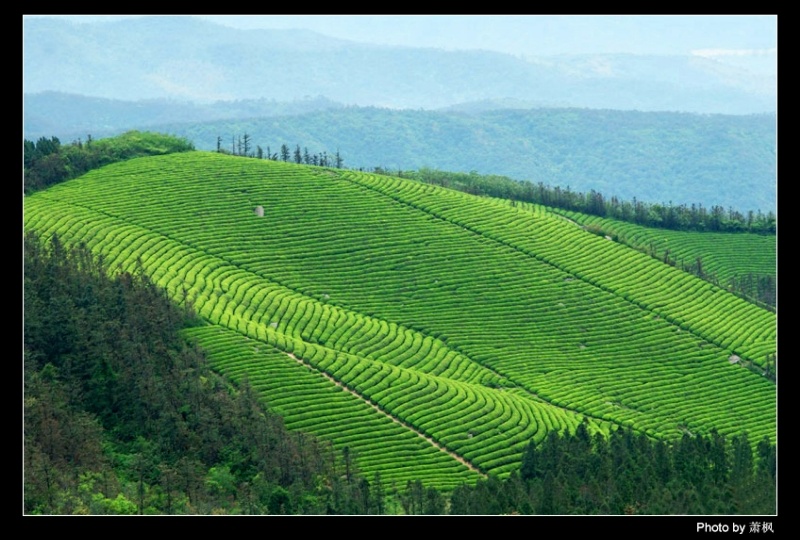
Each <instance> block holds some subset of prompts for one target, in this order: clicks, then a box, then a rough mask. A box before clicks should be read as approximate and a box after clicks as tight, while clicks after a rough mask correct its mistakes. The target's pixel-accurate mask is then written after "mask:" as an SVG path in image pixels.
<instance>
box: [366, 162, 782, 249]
mask: <svg viewBox="0 0 800 540" xmlns="http://www.w3.org/2000/svg"><path fill="white" fill-rule="evenodd" d="M375 172H377V173H383V174H391V173H390V172H389V171H384V170H383V169H381V168H376V170H375ZM395 176H400V177H402V178H410V179H413V180H418V181H421V182H426V183H429V184H436V185H440V186H444V187H448V188H452V189H457V190H460V191H464V192H467V193H472V194H474V195H486V196H490V197H500V198H503V199H510V200H513V201H520V202H529V203H535V204H541V205H544V206H550V207H552V208H560V209H563V210H570V211H575V212H582V213H585V214H590V215H594V216H599V217H608V218H612V219H617V220H620V221H626V222H629V223H635V224H637V225H643V226H646V227H656V228H663V229H672V230H679V231H716V232H752V233H758V234H775V232H776V228H777V223H776V216H775V214H774V213H773V212H772V211H768V212H767V213H766V214H765V213H763V212H761V211H760V210H758V211H756V212H753V211H752V210H751V211H748V212H744V213H743V212H740V211H738V210H735V209H733V208H728V209H727V210H726V209H725V208H723V207H721V206H718V205H714V206H712V207H711V208H710V209H708V208H706V207H704V206H703V205H702V204H692V205H686V204H680V205H673V204H672V203H668V204H663V203H662V204H659V203H646V202H644V201H640V200H637V199H636V198H635V197H634V199H633V200H632V201H624V200H621V199H619V198H618V197H607V196H604V195H603V194H602V193H600V192H597V191H595V190H591V191H589V192H587V193H582V192H579V191H572V190H570V188H569V186H567V187H566V188H562V187H559V186H555V187H552V186H549V185H546V184H544V183H542V182H539V183H538V184H534V183H532V182H527V181H522V180H512V179H511V178H508V177H505V176H498V175H480V174H478V173H476V172H474V171H473V172H470V173H458V172H446V171H439V170H434V169H429V168H421V169H419V170H417V171H397V173H396V174H395Z"/></svg>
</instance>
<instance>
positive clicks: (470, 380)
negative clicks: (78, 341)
mask: <svg viewBox="0 0 800 540" xmlns="http://www.w3.org/2000/svg"><path fill="white" fill-rule="evenodd" d="M259 206H260V207H262V208H263V216H259V215H257V213H256V212H255V209H256V208H257V207H259ZM24 221H25V227H26V229H35V230H37V231H39V232H40V233H42V234H43V235H49V234H53V233H58V234H59V235H60V236H61V237H62V239H64V241H65V242H68V243H69V242H84V243H86V245H87V246H89V247H90V248H91V249H92V250H93V251H94V252H96V253H98V254H102V255H103V256H104V257H105V260H106V261H107V262H108V263H109V264H111V265H112V266H114V267H117V268H119V269H122V270H126V271H135V270H136V269H138V268H141V269H142V270H143V271H145V272H147V273H148V274H149V275H150V276H152V278H153V279H154V280H155V281H156V282H157V283H158V284H159V285H161V286H163V287H164V288H165V289H166V290H167V291H168V292H169V294H170V295H171V296H172V297H173V298H174V299H175V300H176V301H178V302H184V301H191V302H192V304H193V305H194V307H195V309H196V310H197V312H198V313H199V315H200V316H201V317H203V318H204V319H205V320H206V321H208V323H209V324H208V326H205V327H201V328H194V329H191V330H189V331H187V335H188V336H190V337H191V338H193V339H196V340H197V341H198V342H199V343H200V344H201V345H202V346H204V347H205V348H206V349H207V350H208V352H209V355H210V358H211V361H212V363H213V364H214V365H215V367H216V368H217V369H219V370H220V371H221V372H223V373H225V374H226V375H227V376H229V377H230V378H232V379H233V380H237V379H240V378H242V377H247V379H248V380H249V381H250V383H251V384H252V385H253V386H254V387H255V388H256V389H257V390H258V391H259V392H260V393H261V395H262V397H263V398H264V400H265V401H266V402H267V403H268V405H269V406H270V407H272V408H273V409H275V410H276V411H278V412H280V413H281V414H282V415H283V416H284V417H285V418H286V423H287V425H288V426H289V427H290V428H292V429H301V430H303V431H307V432H310V433H313V434H315V435H318V436H319V437H321V438H322V439H324V440H328V441H331V443H332V444H333V445H334V446H335V447H336V448H338V449H339V450H341V449H342V448H344V447H345V446H346V447H348V448H349V449H350V450H351V451H352V452H353V455H354V456H355V458H356V463H357V464H358V466H359V468H360V469H361V471H362V472H364V473H367V475H368V476H370V475H371V474H373V473H374V472H378V471H379V472H380V474H381V477H382V479H383V481H385V482H388V483H392V482H396V483H397V485H402V484H404V483H405V482H406V481H407V480H409V479H417V478H419V479H422V480H423V481H424V482H425V483H426V484H430V485H436V486H439V487H441V488H443V489H449V488H452V487H455V486H457V485H458V484H460V483H463V482H471V481H474V480H475V479H477V478H478V477H479V476H480V475H481V474H486V473H492V474H498V475H500V476H504V475H507V474H509V473H510V472H511V471H513V470H514V469H515V468H517V467H518V466H519V461H520V457H521V453H522V450H523V448H524V447H525V445H527V443H528V442H529V441H530V440H531V439H533V440H541V439H542V438H543V437H544V436H545V434H546V433H547V431H548V430H563V429H568V430H572V429H574V428H575V427H576V426H577V425H578V423H580V422H582V421H585V422H587V423H588V425H589V428H590V431H592V432H597V431H600V432H608V431H609V430H610V429H613V427H614V426H620V425H622V426H629V427H631V428H633V429H635V430H639V431H643V432H646V433H648V434H650V435H651V436H653V437H657V438H663V439H667V440H669V439H673V438H676V437H679V436H680V435H681V434H682V433H683V432H684V431H689V432H707V431H708V430H710V429H711V428H712V427H716V428H717V429H718V430H719V431H720V432H722V433H725V434H731V435H732V434H734V433H741V432H743V431H747V432H748V434H749V436H750V440H752V441H757V440H759V439H760V438H762V437H763V436H768V437H770V438H771V439H772V440H774V439H775V435H776V420H775V416H776V415H775V403H776V392H775V385H774V384H773V383H771V382H770V381H768V380H767V379H765V378H764V377H761V376H759V375H758V374H757V373H756V371H757V370H756V371H754V370H751V369H748V368H747V367H744V365H745V364H748V363H752V364H753V365H755V366H757V365H758V364H759V363H761V362H763V358H764V357H765V356H766V355H767V354H773V353H775V351H776V320H775V314H774V313H770V312H768V311H766V310H764V309H761V308H758V307H756V306H754V305H752V304H749V303H747V302H745V301H743V300H741V299H739V298H736V297H735V296H733V295H731V294H729V293H727V292H725V291H723V290H721V289H718V288H716V287H714V286H713V285H711V284H709V283H706V282H703V281H701V280H699V279H697V278H695V277H693V276H690V275H687V274H685V273H683V272H681V271H679V270H678V269H676V268H673V267H670V266H668V265H665V264H662V263H660V262H658V261H656V260H654V259H652V258H651V257H648V256H646V255H644V254H642V253H639V252H637V251H635V250H632V249H630V248H628V247H626V246H624V245H621V244H617V243H614V242H610V241H608V240H605V239H603V238H601V237H599V236H596V235H592V234H589V233H587V232H585V231H584V230H582V229H581V228H580V227H578V226H576V225H574V224H572V223H569V222H567V221H565V220H564V219H563V218H561V217H558V216H555V215H553V214H550V213H549V212H546V211H544V210H541V211H531V210H529V209H524V208H513V207H510V206H509V205H507V204H505V203H503V202H501V201H492V200H489V199H480V198H475V197H472V196H469V195H466V194H463V193H458V192H453V191H448V190H445V189H442V188H438V187H435V186H430V185H425V184H418V183H414V182H410V181H406V180H400V179H393V178H389V177H383V176H375V175H370V174H366V173H359V172H354V171H339V170H329V169H323V168H318V167H307V166H299V165H293V164H284V163H277V162H271V161H259V160H254V159H243V158H238V157H232V156H225V155H220V154H214V153H203V152H194V153H188V154H173V155H169V156H161V157H153V158H144V159H136V160H132V161H128V162H125V163H119V164H115V165H111V166H108V167H105V168H103V169H100V170H96V171H93V172H91V173H89V174H87V175H85V176H84V177H82V178H79V179H76V180H74V181H71V182H68V183H65V184H61V185H58V186H55V187H53V188H51V189H49V190H47V191H44V192H40V193H37V194H35V195H33V196H30V197H28V198H26V200H25V214H24ZM733 355H736V356H738V357H739V358H740V360H739V361H738V362H732V361H731V359H732V357H733ZM734 360H735V358H734Z"/></svg>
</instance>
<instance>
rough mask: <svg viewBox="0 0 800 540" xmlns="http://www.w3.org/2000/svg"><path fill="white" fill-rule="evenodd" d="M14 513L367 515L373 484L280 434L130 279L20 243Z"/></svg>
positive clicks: (271, 417)
mask: <svg viewBox="0 0 800 540" xmlns="http://www.w3.org/2000/svg"><path fill="white" fill-rule="evenodd" d="M24 263H25V266H24V268H25V306H24V308H25V317H24V326H25V327H24V354H25V356H24V383H25V387H24V390H25V400H24V402H25V410H24V415H25V430H24V434H25V437H24V445H25V459H24V473H25V475H24V476H25V486H24V508H25V512H26V513H31V514H39V513H43V514H86V513H89V514H162V513H166V514H196V513H197V514H224V513H245V514H281V513H364V514H366V513H380V512H382V511H383V510H382V506H381V505H382V504H383V502H382V498H381V497H382V495H381V489H382V488H381V486H380V478H377V479H373V480H375V487H374V488H373V490H372V495H371V496H369V495H368V494H367V490H368V486H369V482H367V481H366V480H365V479H363V478H360V477H359V476H357V475H355V474H353V473H351V471H350V470H349V469H347V470H346V468H347V467H348V465H349V464H348V463H347V460H346V456H345V457H343V456H342V455H341V454H337V453H336V452H335V451H334V450H333V449H332V448H331V447H330V446H329V445H326V444H323V443H321V442H319V441H317V440H316V439H315V438H314V437H312V436H310V435H307V434H303V433H299V432H289V431H287V430H286V428H285V427H284V424H283V421H282V420H281V418H280V417H279V416H277V415H275V414H273V413H270V412H268V411H265V410H264V408H263V406H262V404H261V403H260V402H259V399H258V397H257V395H256V394H255V393H254V392H253V391H252V389H250V387H249V385H247V384H246V382H245V383H244V384H241V385H239V386H238V387H236V388H234V387H232V386H231V385H230V383H229V382H226V381H225V380H224V379H223V378H221V377H220V376H219V375H217V374H215V373H214V372H213V371H211V370H210V368H209V366H208V362H207V360H206V358H205V357H204V354H203V352H202V351H201V350H199V349H198V348H196V347H195V346H193V345H191V344H190V343H188V342H187V341H186V340H185V339H184V338H183V337H181V336H180V334H179V332H180V330H181V329H182V328H184V327H186V326H187V325H193V324H200V321H199V320H198V319H196V318H195V317H194V315H193V314H192V313H191V312H188V311H186V310H181V309H178V308H176V307H175V306H174V305H173V304H172V303H171V302H170V301H169V300H168V299H167V298H166V296H165V295H164V292H163V291H162V290H160V289H158V288H157V287H156V286H155V285H154V284H153V283H152V281H150V280H149V279H148V278H147V277H146V276H144V275H143V274H141V273H135V274H129V273H122V274H118V275H115V276H112V277H109V276H108V271H107V269H106V268H105V267H104V266H103V265H102V261H100V260H98V259H96V258H94V257H93V256H92V255H91V254H90V253H89V252H88V251H87V250H86V249H85V248H83V247H78V248H73V249H67V248H65V247H64V246H63V245H62V244H61V242H60V241H59V239H58V237H53V238H51V239H50V241H49V242H43V241H42V240H41V239H39V238H38V237H37V236H36V235H35V234H30V233H29V234H27V235H26V237H25V260H24Z"/></svg>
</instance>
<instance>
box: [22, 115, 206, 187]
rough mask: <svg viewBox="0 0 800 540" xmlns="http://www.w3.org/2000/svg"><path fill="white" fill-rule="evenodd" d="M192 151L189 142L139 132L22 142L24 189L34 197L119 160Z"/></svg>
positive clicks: (192, 148) (42, 138)
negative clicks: (61, 183)
mask: <svg viewBox="0 0 800 540" xmlns="http://www.w3.org/2000/svg"><path fill="white" fill-rule="evenodd" d="M190 150H194V145H193V144H192V143H191V142H189V141H187V140H186V139H183V138H179V137H173V136H170V135H163V134H160V133H150V132H139V131H129V132H127V133H124V134H122V135H119V136H117V137H110V138H107V139H99V140H96V141H95V140H94V139H93V138H92V136H91V135H87V137H86V141H83V140H82V139H78V140H76V141H73V142H71V143H69V144H62V143H61V141H60V140H59V139H58V137H55V136H54V137H50V138H49V139H48V138H47V137H40V138H39V140H37V141H35V142H34V141H30V140H28V139H23V175H22V178H23V190H24V193H25V194H31V193H33V192H35V191H39V190H42V189H45V188H47V187H49V186H52V185H54V184H57V183H59V182H64V181H66V180H70V179H72V178H77V177H78V176H81V175H82V174H85V173H87V172H88V171H90V170H92V169H97V168H99V167H102V166H104V165H108V164H110V163H115V162H117V161H124V160H126V159H132V158H135V157H141V156H151V155H160V154H169V153H173V152H188V151H190Z"/></svg>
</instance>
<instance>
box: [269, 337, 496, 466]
mask: <svg viewBox="0 0 800 540" xmlns="http://www.w3.org/2000/svg"><path fill="white" fill-rule="evenodd" d="M284 354H285V355H286V356H288V357H289V358H291V359H292V360H294V361H295V362H297V363H299V364H302V365H304V366H306V367H309V368H312V369H314V371H316V372H317V373H319V374H321V375H323V376H324V377H326V378H327V379H328V380H329V381H331V382H332V383H333V384H335V385H336V386H338V387H339V388H341V389H343V390H345V391H347V392H350V393H351V394H352V395H354V396H355V397H357V398H358V399H360V400H361V401H363V402H365V403H366V404H367V405H369V406H370V407H372V408H373V409H375V410H376V411H378V412H379V413H381V414H382V415H384V416H386V417H387V418H390V419H391V420H392V421H393V422H395V423H397V424H399V425H401V426H403V427H404V428H406V429H408V430H410V431H412V432H414V433H416V434H417V435H418V436H420V437H422V438H423V439H425V440H426V441H428V442H429V443H430V444H432V445H433V446H435V447H436V448H438V449H439V450H441V451H442V452H445V453H446V454H447V455H449V456H450V457H452V458H453V459H455V460H456V461H458V462H459V463H463V464H464V465H465V466H466V467H467V468H468V469H470V470H471V471H474V472H476V473H478V474H480V475H481V476H483V477H484V478H486V474H485V473H483V472H482V471H480V470H479V469H478V468H477V467H475V466H474V465H473V464H472V463H470V462H469V461H467V460H466V459H464V458H463V457H461V456H459V455H458V454H456V453H455V452H452V451H451V450H448V449H447V448H445V447H444V446H442V445H440V444H439V443H437V442H436V441H434V440H433V439H431V438H430V437H428V436H427V435H425V434H424V433H420V432H419V431H417V430H416V428H414V426H411V425H409V424H406V423H405V422H402V421H400V420H398V419H397V418H395V417H394V416H392V415H391V414H388V413H387V412H386V411H383V410H381V408H380V407H378V406H377V405H375V404H374V403H372V402H371V401H370V400H368V399H367V398H365V397H364V396H362V395H361V394H359V393H358V392H356V391H354V390H351V389H350V388H348V387H346V386H345V385H344V384H342V383H341V382H339V381H337V380H336V379H334V378H333V377H331V376H330V375H328V374H327V373H325V372H324V371H320V370H318V369H316V368H314V367H313V366H311V365H310V364H307V363H306V362H304V361H303V360H301V359H300V358H297V357H296V356H295V355H294V354H292V353H288V352H285V353H284Z"/></svg>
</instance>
